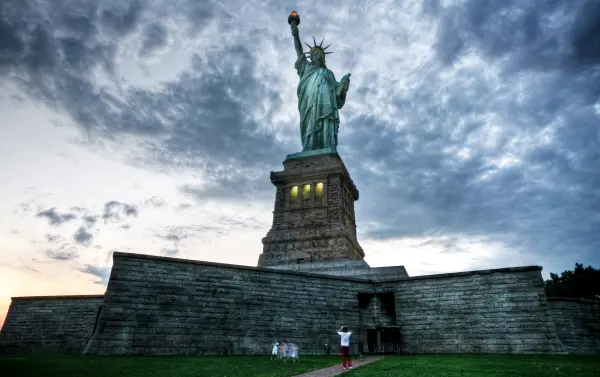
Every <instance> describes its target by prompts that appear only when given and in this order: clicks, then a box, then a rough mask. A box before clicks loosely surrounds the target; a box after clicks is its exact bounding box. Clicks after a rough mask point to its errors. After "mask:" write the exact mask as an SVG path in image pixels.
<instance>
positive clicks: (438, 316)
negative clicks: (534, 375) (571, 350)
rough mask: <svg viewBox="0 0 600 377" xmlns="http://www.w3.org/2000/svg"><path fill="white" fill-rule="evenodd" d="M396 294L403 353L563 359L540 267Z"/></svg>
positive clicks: (394, 286)
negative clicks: (539, 355) (530, 355)
mask: <svg viewBox="0 0 600 377" xmlns="http://www.w3.org/2000/svg"><path fill="white" fill-rule="evenodd" d="M377 289H378V291H392V292H394V293H395V301H396V320H397V324H398V325H399V326H400V331H401V351H402V352H404V353H509V354H513V353H564V352H565V348H564V347H563V346H562V344H561V342H560V341H559V339H558V337H557V334H556V328H555V326H554V322H553V318H552V317H551V315H550V311H549V308H548V301H547V299H546V294H545V291H544V284H543V280H542V276H541V267H535V266H534V267H520V268H506V269H498V270H484V271H473V272H462V273H455V274H441V275H430V276H416V277H411V278H410V279H408V280H401V281H397V282H394V283H392V282H387V283H382V284H379V285H378V288H377Z"/></svg>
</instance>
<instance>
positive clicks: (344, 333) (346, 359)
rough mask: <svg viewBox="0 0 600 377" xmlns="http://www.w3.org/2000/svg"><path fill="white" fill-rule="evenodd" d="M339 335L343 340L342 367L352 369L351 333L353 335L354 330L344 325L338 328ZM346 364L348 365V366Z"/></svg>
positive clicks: (341, 345) (341, 347)
mask: <svg viewBox="0 0 600 377" xmlns="http://www.w3.org/2000/svg"><path fill="white" fill-rule="evenodd" d="M338 335H339V336H340V341H341V344H340V349H341V351H342V369H344V370H345V369H348V368H350V369H352V360H351V359H350V335H352V332H351V331H350V330H348V327H347V326H346V325H344V326H342V327H341V328H340V329H339V330H338ZM346 365H347V366H348V367H346Z"/></svg>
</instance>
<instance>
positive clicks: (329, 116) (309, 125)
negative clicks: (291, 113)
mask: <svg viewBox="0 0 600 377" xmlns="http://www.w3.org/2000/svg"><path fill="white" fill-rule="evenodd" d="M295 67H296V70H297V71H298V76H300V82H299V83H298V90H297V94H298V110H299V111H300V137H301V140H302V151H303V152H304V151H310V150H314V149H322V148H332V149H333V150H334V151H335V150H336V147H337V133H338V127H339V124H340V117H339V113H338V110H339V109H341V108H342V107H343V106H344V103H345V102H346V93H345V92H344V91H343V90H341V88H342V86H343V85H344V84H343V83H339V82H337V81H336V80H335V76H334V75H333V72H331V71H330V70H329V69H327V67H317V66H315V65H313V64H311V63H310V62H309V61H308V60H307V59H306V57H304V56H301V57H299V58H298V60H297V61H296V65H295Z"/></svg>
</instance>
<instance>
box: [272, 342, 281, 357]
mask: <svg viewBox="0 0 600 377" xmlns="http://www.w3.org/2000/svg"><path fill="white" fill-rule="evenodd" d="M278 351H279V342H277V341H275V342H274V343H273V349H272V350H271V360H273V359H277V356H278V353H279V352H278Z"/></svg>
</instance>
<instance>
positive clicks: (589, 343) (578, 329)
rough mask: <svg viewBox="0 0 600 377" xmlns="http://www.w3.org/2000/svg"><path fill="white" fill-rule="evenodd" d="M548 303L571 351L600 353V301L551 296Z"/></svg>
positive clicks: (559, 330)
mask: <svg viewBox="0 0 600 377" xmlns="http://www.w3.org/2000/svg"><path fill="white" fill-rule="evenodd" d="M548 304H549V306H550V313H551V315H552V317H553V318H554V322H555V323H556V331H557V332H558V338H559V339H560V340H561V342H562V343H563V345H564V346H565V348H566V349H567V351H568V352H569V353H572V354H580V355H600V302H598V301H592V300H578V299H565V298H555V297H549V298H548Z"/></svg>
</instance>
